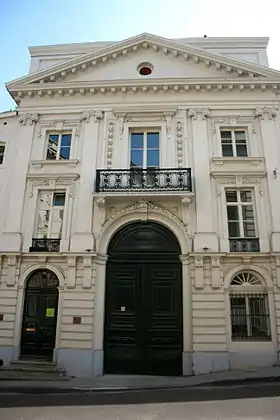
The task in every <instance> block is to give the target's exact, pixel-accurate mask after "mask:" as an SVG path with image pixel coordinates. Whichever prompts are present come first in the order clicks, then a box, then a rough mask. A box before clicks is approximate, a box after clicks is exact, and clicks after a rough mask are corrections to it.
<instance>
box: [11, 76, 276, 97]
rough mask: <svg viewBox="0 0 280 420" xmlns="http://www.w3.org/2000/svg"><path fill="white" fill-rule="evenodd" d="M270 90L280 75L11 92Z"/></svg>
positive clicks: (17, 94) (60, 86)
mask: <svg viewBox="0 0 280 420" xmlns="http://www.w3.org/2000/svg"><path fill="white" fill-rule="evenodd" d="M257 89H259V90H261V91H265V90H273V91H277V90H279V89H280V78H279V80H278V79H277V80H275V79H272V80H270V79H269V78H258V79H256V80H254V83H252V80H251V79H240V80H239V79H237V78H236V79H227V80H226V81H224V80H223V79H222V78H221V80H220V81H219V79H217V78H216V79H208V78H199V79H188V81H187V82H186V79H178V80H176V79H175V80H174V79H165V80H164V79H153V80H151V79H149V80H147V79H146V80H145V81H144V80H142V79H141V80H139V79H136V80H131V81H124V80H104V81H93V82H75V83H74V82H72V83H63V84H58V83H51V84H46V85H41V84H31V85H29V86H22V87H17V88H15V89H14V90H12V89H11V92H12V93H13V94H14V98H15V100H17V101H20V100H21V99H23V98H24V97H35V96H41V97H43V96H47V97H53V96H54V95H55V96H61V97H64V96H65V97H67V96H68V97H71V96H75V95H80V96H85V95H96V94H102V95H104V94H109V93H110V94H120V93H121V94H125V95H126V94H128V93H131V92H133V93H143V92H144V93H147V92H152V93H154V94H159V93H162V92H169V91H170V92H176V93H182V92H183V93H184V92H185V93H186V92H189V91H194V92H201V91H202V90H205V91H207V92H208V91H210V90H218V91H222V90H226V91H229V92H232V91H235V90H236V91H240V92H242V91H245V90H246V91H253V90H257Z"/></svg>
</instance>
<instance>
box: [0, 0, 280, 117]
mask: <svg viewBox="0 0 280 420" xmlns="http://www.w3.org/2000/svg"><path fill="white" fill-rule="evenodd" d="M279 25H280V1H279V0H266V1H265V2H262V1H260V0H259V1H257V0H235V1H229V0H197V1H193V0H127V1H124V0H99V1H97V0H0V40H1V43H0V48H1V57H2V60H1V65H0V111H4V110H8V109H10V108H11V107H12V106H13V101H12V100H11V98H10V97H9V94H8V92H7V91H6V89H5V86H4V83H5V82H7V81H11V80H13V79H15V78H17V77H21V76H23V75H25V74H26V73H28V68H29V53H28V49H27V47H28V46H32V45H49V44H61V43H72V42H89V41H102V40H104V41H105V40H106V41H110V40H113V41H117V40H121V39H124V38H128V37H130V36H134V35H137V34H139V33H142V32H150V33H153V34H156V35H160V36H163V37H167V38H168V37H170V38H171V37H174V38H176V37H193V36H203V35H204V34H207V35H208V36H269V37H270V44H269V49H268V53H269V62H270V65H271V67H274V68H276V69H278V70H280V52H279V51H280V30H279Z"/></svg>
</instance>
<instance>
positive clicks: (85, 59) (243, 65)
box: [7, 34, 280, 91]
mask: <svg viewBox="0 0 280 420" xmlns="http://www.w3.org/2000/svg"><path fill="white" fill-rule="evenodd" d="M140 49H146V50H147V49H150V50H154V51H155V52H160V53H162V54H164V55H170V56H172V57H173V58H174V59H182V60H186V61H188V60H192V61H194V62H195V63H196V64H203V65H205V66H207V67H209V66H215V67H216V69H217V71H220V70H223V71H226V73H227V74H228V77H229V78H230V77H231V75H232V74H234V75H235V77H241V78H243V77H248V78H251V79H252V78H257V77H280V72H278V71H276V70H272V69H269V68H266V67H264V66H259V65H256V64H252V63H249V62H248V63H247V62H244V61H240V60H237V59H233V58H230V57H225V56H221V55H219V54H215V53H212V52H208V51H205V50H202V49H200V48H197V47H194V46H190V45H185V44H180V43H177V42H175V41H172V40H169V39H166V38H162V37H158V36H154V35H150V34H142V35H139V36H136V37H132V38H129V39H127V40H124V41H121V42H117V43H114V44H111V45H109V46H106V47H103V48H101V49H99V50H97V51H94V52H91V53H88V54H84V55H83V56H81V57H77V58H74V59H71V60H68V61H66V62H65V63H62V64H58V65H55V66H53V67H51V68H48V69H44V70H41V71H39V72H36V73H34V74H31V75H28V76H25V77H23V78H20V79H17V80H14V81H12V82H10V83H8V84H7V88H8V90H10V91H14V88H15V87H16V86H23V85H29V84H33V83H35V84H36V83H41V84H52V83H54V82H62V81H65V79H67V77H68V76H69V75H71V76H73V75H76V74H78V73H79V72H84V71H85V70H87V69H89V68H94V67H96V66H98V65H102V64H104V63H108V62H110V61H112V62H113V61H114V60H116V59H118V58H119V57H120V56H127V55H129V54H132V53H134V52H136V51H138V50H140Z"/></svg>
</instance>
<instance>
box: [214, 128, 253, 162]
mask: <svg viewBox="0 0 280 420" xmlns="http://www.w3.org/2000/svg"><path fill="white" fill-rule="evenodd" d="M220 135H221V145H222V155H223V156H233V157H241V156H248V147H247V131H246V130H244V129H241V128H235V129H226V128H222V129H221V130H220Z"/></svg>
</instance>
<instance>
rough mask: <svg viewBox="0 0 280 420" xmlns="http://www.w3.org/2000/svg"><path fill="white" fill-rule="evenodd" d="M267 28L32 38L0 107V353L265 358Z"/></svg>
mask: <svg viewBox="0 0 280 420" xmlns="http://www.w3.org/2000/svg"><path fill="white" fill-rule="evenodd" d="M267 43H268V39H267V38H230V39H229V38H223V39H220V38H202V39H200V38H199V39H198V38H189V39H176V40H169V39H164V38H160V37H157V36H154V35H150V34H142V35H139V36H136V37H133V38H129V39H127V40H124V41H121V42H114V43H113V42H106V43H105V42H103V43H86V44H76V45H75V44H70V45H55V46H46V47H32V48H30V53H31V65H30V72H29V74H28V75H27V76H24V77H22V78H20V79H17V80H15V81H12V82H10V83H8V84H7V89H8V91H9V92H10V94H11V95H12V97H13V98H14V99H15V101H16V102H17V104H18V108H17V111H14V112H8V113H2V114H1V115H0V358H1V359H2V360H3V361H4V363H5V364H9V363H10V362H11V361H13V360H18V359H19V358H20V357H27V358H28V357H31V358H34V357H36V358H37V357H42V358H48V359H50V360H53V361H55V362H56V363H57V365H58V367H61V368H65V369H66V370H67V372H68V374H69V375H72V376H77V377H94V376H99V375H102V374H103V373H116V374H125V373H126V374H127V373H134V374H162V375H191V374H200V373H207V372H212V371H217V370H228V369H235V368H242V367H249V366H265V365H271V364H273V363H276V362H277V361H278V359H279V356H278V354H279V344H280V200H279V191H280V113H279V110H278V108H279V98H280V72H278V71H276V70H272V69H270V68H269V67H268V61H267V52H266V48H267Z"/></svg>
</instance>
